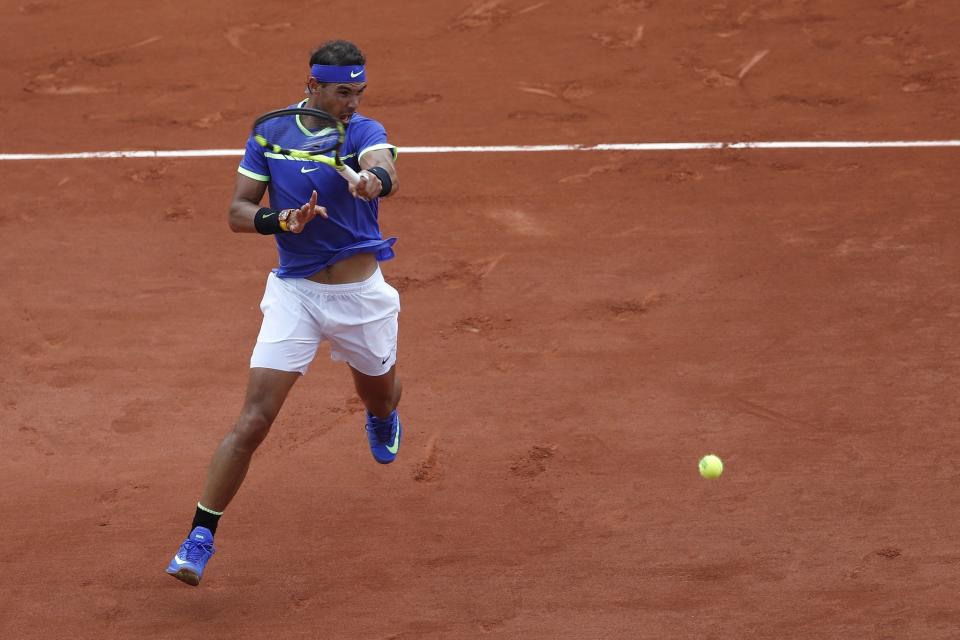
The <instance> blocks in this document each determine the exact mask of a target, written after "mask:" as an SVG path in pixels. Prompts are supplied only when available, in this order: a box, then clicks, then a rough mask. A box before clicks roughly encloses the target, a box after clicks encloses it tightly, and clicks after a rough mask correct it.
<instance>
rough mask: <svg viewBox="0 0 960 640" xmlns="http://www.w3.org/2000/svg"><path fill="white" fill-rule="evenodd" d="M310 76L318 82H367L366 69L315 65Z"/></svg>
mask: <svg viewBox="0 0 960 640" xmlns="http://www.w3.org/2000/svg"><path fill="white" fill-rule="evenodd" d="M310 75H311V76H313V79H314V80H316V81H317V82H345V83H348V84H349V83H351V82H366V81H367V70H366V68H365V67H362V66H360V67H339V66H336V65H332V64H315V65H313V66H312V67H310Z"/></svg>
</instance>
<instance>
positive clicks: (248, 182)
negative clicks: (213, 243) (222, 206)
mask: <svg viewBox="0 0 960 640" xmlns="http://www.w3.org/2000/svg"><path fill="white" fill-rule="evenodd" d="M266 192H267V183H266V182H262V181H260V180H254V179H253V178H248V177H247V176H245V175H243V174H242V173H238V174H237V184H236V186H235V187H234V189H233V198H232V199H231V200H230V215H229V217H228V218H227V223H228V224H229V225H230V230H231V231H233V232H234V233H255V232H256V228H255V227H254V226H253V217H254V216H255V215H257V211H259V210H260V201H261V200H263V194H264V193H266Z"/></svg>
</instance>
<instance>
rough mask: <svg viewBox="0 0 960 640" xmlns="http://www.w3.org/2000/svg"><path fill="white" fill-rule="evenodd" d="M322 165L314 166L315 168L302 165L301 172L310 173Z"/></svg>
mask: <svg viewBox="0 0 960 640" xmlns="http://www.w3.org/2000/svg"><path fill="white" fill-rule="evenodd" d="M319 168H320V167H314V168H313V169H307V168H306V167H300V173H310V172H311V171H316V170H317V169H319Z"/></svg>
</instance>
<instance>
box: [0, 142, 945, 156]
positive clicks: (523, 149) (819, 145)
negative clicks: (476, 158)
mask: <svg viewBox="0 0 960 640" xmlns="http://www.w3.org/2000/svg"><path fill="white" fill-rule="evenodd" d="M932 147H960V140H886V141H884V140H879V141H866V140H864V141H856V140H846V141H843V140H810V141H793V142H789V141H788V142H636V143H623V144H594V145H585V144H547V145H497V146H460V147H400V148H399V151H400V153H404V154H408V153H537V152H565V151H700V150H707V149H922V148H932ZM242 155H243V149H183V150H179V151H178V150H170V151H165V150H152V151H78V152H74V153H0V160H89V159H98V158H224V157H231V156H237V157H239V156H242Z"/></svg>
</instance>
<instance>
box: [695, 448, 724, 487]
mask: <svg viewBox="0 0 960 640" xmlns="http://www.w3.org/2000/svg"><path fill="white" fill-rule="evenodd" d="M721 473H723V460H721V459H720V458H718V457H717V456H715V455H713V454H712V453H711V454H710V455H708V456H703V457H702V458H700V475H702V476H703V477H704V478H706V479H708V480H713V479H714V478H719V477H720V474H721Z"/></svg>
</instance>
